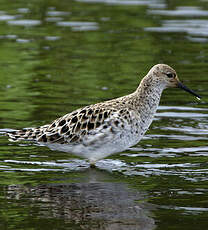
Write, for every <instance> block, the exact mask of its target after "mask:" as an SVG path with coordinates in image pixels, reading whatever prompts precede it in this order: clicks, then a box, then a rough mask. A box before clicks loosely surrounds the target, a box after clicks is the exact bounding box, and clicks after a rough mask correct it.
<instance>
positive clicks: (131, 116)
mask: <svg viewBox="0 0 208 230" xmlns="http://www.w3.org/2000/svg"><path fill="white" fill-rule="evenodd" d="M166 88H181V89H183V90H185V91H187V92H189V93H191V94H193V95H194V96H196V97H197V98H198V99H200V98H201V97H200V96H199V95H198V94H197V93H195V92H194V91H193V90H191V89H189V88H188V87H187V86H185V85H184V84H183V83H182V82H181V81H180V80H179V78H178V76H177V74H176V71H175V70H174V69H173V68H171V67H170V66H168V65H167V64H156V65H154V66H153V67H152V68H151V69H150V70H149V72H148V73H147V75H146V76H145V77H144V78H143V79H142V80H141V82H140V84H139V86H138V87H137V89H136V90H135V91H134V92H133V93H130V94H128V95H125V96H122V97H119V98H115V99H112V100H108V101H104V102H100V103H97V104H93V105H88V106H85V107H83V108H79V109H77V110H75V111H72V112H71V113H68V114H66V115H64V116H62V117H59V118H57V119H56V120H54V121H53V122H51V123H50V124H46V125H43V126H40V127H36V128H23V129H21V130H15V131H12V132H8V133H7V135H8V136H9V140H10V141H33V142H36V143H40V144H43V145H45V146H47V147H49V148H50V149H52V150H58V151H63V152H68V153H71V154H74V155H76V156H79V157H81V158H85V159H87V160H88V161H89V163H90V165H91V166H94V165H95V163H96V162H97V161H98V160H101V159H103V158H105V157H107V156H109V155H112V154H115V153H118V152H123V151H124V150H126V149H128V148H130V147H131V146H134V145H136V144H137V143H138V142H139V141H140V140H141V138H142V137H143V136H144V134H145V132H146V131H147V130H148V128H149V126H150V124H151V123H152V121H153V118H154V115H155V113H156V111H157V108H158V106H159V102H160V98H161V94H162V92H163V90H164V89H166Z"/></svg>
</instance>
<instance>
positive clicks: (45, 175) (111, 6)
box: [0, 0, 208, 230]
mask: <svg viewBox="0 0 208 230" xmlns="http://www.w3.org/2000/svg"><path fill="white" fill-rule="evenodd" d="M0 3H1V4H0V24H1V26H0V48H1V52H0V65H1V72H0V89H1V90H0V122H1V126H0V128H1V129H0V134H2V137H1V138H0V153H1V154H0V173H1V183H0V199H1V207H0V211H1V215H0V228H1V229H32V228H34V226H36V228H37V229H43V228H44V229H119V230H120V229H143V230H144V229H160V230H162V229H165V230H167V229H177V230H179V229H184V230H185V229H187V228H188V229H190V230H192V229H194V230H195V229H206V228H207V217H208V207H207V198H208V189H207V186H208V180H207V178H208V177H207V174H208V163H207V156H208V146H207V139H208V136H207V135H208V107H207V92H208V84H207V62H208V56H207V52H208V45H207V39H208V34H207V28H208V27H207V20H208V8H207V5H206V2H205V1H196V0H193V1H191V2H189V1H181V2H180V1H172V2H170V1H165V0H164V1H162V0H152V1H140V0H129V1H128V0H125V1H122V0H77V1H54V0H49V1H47V2H45V1H40V0H38V1H37V0H36V1H35V0H32V1H30V3H28V2H27V1H24V0H23V1H16V2H8V1H5V0H0ZM161 62H164V63H167V64H169V65H171V66H173V67H174V68H175V69H176V70H177V72H178V75H179V78H180V79H181V80H182V81H183V82H185V84H186V85H188V86H189V87H190V88H192V89H194V90H195V91H197V92H198V93H199V94H200V95H201V96H202V101H198V100H196V99H195V98H194V97H192V96H191V95H188V94H186V92H184V91H180V90H179V89H172V90H171V89H169V90H165V92H164V93H163V96H162V99H161V104H160V107H159V109H158V112H157V114H156V116H155V119H154V122H153V124H152V125H151V128H150V130H149V131H148V132H147V134H146V135H145V137H144V138H143V140H142V141H141V142H140V143H139V144H138V145H136V146H134V147H132V148H130V149H129V150H127V151H125V152H123V153H120V154H116V155H114V156H112V157H109V158H108V159H103V160H101V161H99V162H97V164H96V169H90V168H89V163H88V162H87V161H85V160H83V159H78V158H77V157H75V156H73V155H70V154H66V153H62V152H58V151H57V152H54V151H51V150H49V149H47V148H46V147H44V146H39V145H33V144H28V143H15V142H14V143H13V142H9V141H8V140H7V138H6V137H5V136H3V134H4V132H5V131H8V130H10V129H19V128H22V127H33V126H39V125H43V124H45V123H47V122H50V121H52V120H53V119H55V118H57V117H58V116H61V115H63V114H65V113H68V112H70V111H72V110H74V109H76V108H79V107H81V106H84V105H88V104H92V103H96V102H99V101H103V100H107V99H109V98H115V97H118V96H121V95H125V94H128V93H130V92H132V91H133V90H135V88H136V87H137V85H138V84H139V81H140V80H141V78H142V77H143V76H144V75H145V74H146V72H147V71H148V70H149V68H150V67H151V66H153V65H154V64H156V63H161ZM10 131H11V130H10ZM179 219H180V221H178V220H179Z"/></svg>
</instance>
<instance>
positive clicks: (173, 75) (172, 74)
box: [166, 73, 176, 78]
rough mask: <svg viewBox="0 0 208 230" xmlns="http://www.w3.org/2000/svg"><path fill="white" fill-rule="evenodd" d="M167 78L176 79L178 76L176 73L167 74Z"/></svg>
mask: <svg viewBox="0 0 208 230" xmlns="http://www.w3.org/2000/svg"><path fill="white" fill-rule="evenodd" d="M166 75H167V77H169V78H174V77H175V76H176V75H175V73H166Z"/></svg>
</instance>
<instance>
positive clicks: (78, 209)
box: [8, 169, 155, 230]
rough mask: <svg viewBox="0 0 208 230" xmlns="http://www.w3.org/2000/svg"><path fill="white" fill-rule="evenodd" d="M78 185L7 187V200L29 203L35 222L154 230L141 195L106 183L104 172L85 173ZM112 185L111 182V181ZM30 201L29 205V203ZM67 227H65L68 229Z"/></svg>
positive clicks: (153, 224)
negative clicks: (51, 220)
mask: <svg viewBox="0 0 208 230" xmlns="http://www.w3.org/2000/svg"><path fill="white" fill-rule="evenodd" d="M85 174H86V175H85V176H86V177H85V180H87V181H83V182H81V183H80V182H79V183H60V184H43V185H39V186H36V187H30V186H22V185H15V186H9V187H8V198H9V199H18V200H22V202H30V206H32V207H33V206H34V208H35V210H37V211H36V212H37V213H35V215H36V218H37V217H38V218H47V219H48V218H53V219H57V220H60V219H62V220H64V221H63V222H64V223H63V225H64V224H70V226H73V228H76V227H79V229H91V230H94V229H96V230H97V229H100V230H101V229H102V230H103V229H105V230H108V229H109V230H123V229H125V230H126V229H128V230H135V229H138V230H140V229H142V230H146V229H147V230H149V229H154V228H155V223H154V219H153V218H152V217H151V212H150V209H151V208H150V204H147V203H145V202H144V193H142V192H140V191H135V190H133V189H131V188H129V187H128V186H127V184H125V183H120V182H114V181H113V182H103V181H106V180H107V181H109V178H108V179H107V176H106V175H109V174H108V173H106V172H103V171H99V170H96V169H94V170H87V171H86V172H85ZM111 181H112V180H111ZM31 201H32V203H31ZM67 226H68V225H67Z"/></svg>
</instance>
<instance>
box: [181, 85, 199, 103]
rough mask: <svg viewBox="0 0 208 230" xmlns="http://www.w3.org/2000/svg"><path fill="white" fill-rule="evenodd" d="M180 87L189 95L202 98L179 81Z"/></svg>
mask: <svg viewBox="0 0 208 230" xmlns="http://www.w3.org/2000/svg"><path fill="white" fill-rule="evenodd" d="M178 87H179V88H181V89H183V90H185V91H186V92H188V93H191V94H193V95H194V96H196V97H197V98H198V99H200V98H201V96H199V95H198V94H197V93H195V92H194V91H193V90H191V89H189V88H188V87H187V86H185V85H184V84H182V83H181V82H180V81H178Z"/></svg>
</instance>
